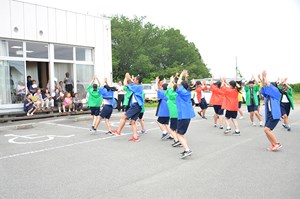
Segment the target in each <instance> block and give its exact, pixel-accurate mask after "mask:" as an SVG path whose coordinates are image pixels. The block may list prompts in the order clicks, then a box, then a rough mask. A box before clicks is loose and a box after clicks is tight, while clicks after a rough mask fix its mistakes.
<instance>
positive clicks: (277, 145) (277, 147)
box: [271, 143, 282, 151]
mask: <svg viewBox="0 0 300 199" xmlns="http://www.w3.org/2000/svg"><path fill="white" fill-rule="evenodd" d="M281 147H282V145H281V144H280V143H277V144H275V145H274V146H273V147H272V149H271V150H272V151H277V150H278V149H280V148H281Z"/></svg>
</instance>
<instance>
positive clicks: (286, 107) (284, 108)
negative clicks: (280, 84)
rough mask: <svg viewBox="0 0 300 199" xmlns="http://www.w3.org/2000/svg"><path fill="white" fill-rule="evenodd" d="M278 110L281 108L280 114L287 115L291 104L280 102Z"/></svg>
mask: <svg viewBox="0 0 300 199" xmlns="http://www.w3.org/2000/svg"><path fill="white" fill-rule="evenodd" d="M280 110H281V115H284V114H286V115H287V116H289V115H290V111H291V104H290V103H288V102H286V103H284V102H281V103H280Z"/></svg>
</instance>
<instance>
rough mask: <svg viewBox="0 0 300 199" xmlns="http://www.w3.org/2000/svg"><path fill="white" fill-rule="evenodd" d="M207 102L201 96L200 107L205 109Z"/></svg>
mask: <svg viewBox="0 0 300 199" xmlns="http://www.w3.org/2000/svg"><path fill="white" fill-rule="evenodd" d="M207 107H208V106H207V102H206V99H205V98H201V102H200V108H201V109H207Z"/></svg>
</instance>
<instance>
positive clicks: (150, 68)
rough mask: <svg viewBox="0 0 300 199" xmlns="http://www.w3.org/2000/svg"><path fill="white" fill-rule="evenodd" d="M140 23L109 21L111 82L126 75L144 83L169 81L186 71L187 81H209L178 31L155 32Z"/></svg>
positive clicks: (119, 19)
mask: <svg viewBox="0 0 300 199" xmlns="http://www.w3.org/2000/svg"><path fill="white" fill-rule="evenodd" d="M144 19H145V17H135V18H134V19H129V18H127V17H125V16H113V17H112V20H111V27H112V56H113V61H112V63H113V78H114V81H116V80H122V79H123V78H124V74H125V73H126V72H129V73H130V74H133V75H141V76H142V77H143V79H144V80H143V82H145V83H146V82H150V81H152V80H154V79H155V77H157V76H164V77H166V78H169V77H170V76H172V75H175V73H176V72H181V71H182V70H183V69H187V70H189V75H190V77H191V78H195V79H200V78H204V77H211V74H210V72H209V69H208V68H207V67H206V65H205V64H204V62H203V60H202V58H201V55H200V53H199V51H198V49H197V48H196V47H195V45H194V43H191V42H188V41H187V40H186V38H185V37H184V36H183V35H182V34H181V33H180V31H179V30H177V29H173V28H170V29H165V28H159V27H157V26H156V25H154V24H151V23H144Z"/></svg>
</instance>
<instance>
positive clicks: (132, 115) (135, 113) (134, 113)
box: [125, 103, 142, 121]
mask: <svg viewBox="0 0 300 199" xmlns="http://www.w3.org/2000/svg"><path fill="white" fill-rule="evenodd" d="M141 110H142V107H140V106H139V104H138V103H133V104H132V105H131V106H130V107H129V109H128V110H127V111H126V113H125V115H126V117H127V119H131V120H134V121H136V120H137V119H138V117H139V114H140V112H141Z"/></svg>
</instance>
